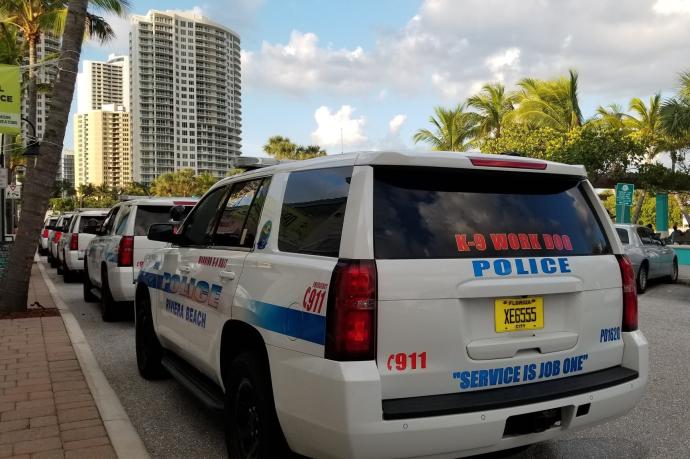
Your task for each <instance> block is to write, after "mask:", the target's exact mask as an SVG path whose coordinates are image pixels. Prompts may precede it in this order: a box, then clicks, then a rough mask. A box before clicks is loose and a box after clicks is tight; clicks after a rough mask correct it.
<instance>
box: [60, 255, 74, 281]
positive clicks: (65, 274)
mask: <svg viewBox="0 0 690 459" xmlns="http://www.w3.org/2000/svg"><path fill="white" fill-rule="evenodd" d="M62 278H63V280H64V281H65V283H67V284H69V283H72V282H74V281H76V280H77V273H76V272H74V271H72V270H71V269H69V268H68V267H67V261H63V262H62Z"/></svg>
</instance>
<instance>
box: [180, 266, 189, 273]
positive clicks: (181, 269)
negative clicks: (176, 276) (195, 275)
mask: <svg viewBox="0 0 690 459" xmlns="http://www.w3.org/2000/svg"><path fill="white" fill-rule="evenodd" d="M178 269H179V270H180V272H181V273H190V272H192V267H191V266H184V265H182V266H180V267H179V268H178Z"/></svg>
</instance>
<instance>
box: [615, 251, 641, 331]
mask: <svg viewBox="0 0 690 459" xmlns="http://www.w3.org/2000/svg"><path fill="white" fill-rule="evenodd" d="M616 258H618V266H620V269H621V279H622V281H623V326H622V328H623V331H626V332H629V331H635V330H637V289H636V288H635V269H633V265H632V263H631V262H630V259H629V258H628V257H626V256H625V255H616Z"/></svg>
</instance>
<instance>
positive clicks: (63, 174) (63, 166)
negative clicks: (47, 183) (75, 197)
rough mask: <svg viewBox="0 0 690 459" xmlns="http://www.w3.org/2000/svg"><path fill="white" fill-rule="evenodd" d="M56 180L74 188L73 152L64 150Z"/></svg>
mask: <svg viewBox="0 0 690 459" xmlns="http://www.w3.org/2000/svg"><path fill="white" fill-rule="evenodd" d="M57 179H58V180H65V181H67V182H69V184H70V185H71V186H72V188H74V150H69V149H67V148H64V149H63V150H62V156H61V157H60V169H58V176H57Z"/></svg>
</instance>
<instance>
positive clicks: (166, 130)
mask: <svg viewBox="0 0 690 459" xmlns="http://www.w3.org/2000/svg"><path fill="white" fill-rule="evenodd" d="M129 42H130V59H131V74H130V88H131V100H132V104H131V106H132V126H133V129H132V154H133V168H134V180H135V181H137V182H142V183H150V182H151V181H153V179H155V178H156V177H157V176H158V175H160V174H163V173H165V172H172V171H175V170H178V169H184V168H191V169H194V170H195V171H196V172H197V173H202V172H210V173H211V174H213V175H215V176H218V177H222V176H224V175H225V174H226V172H227V171H228V169H230V167H231V160H232V159H233V158H234V157H236V156H239V155H240V149H241V144H240V142H241V137H240V136H241V132H242V112H241V80H240V37H239V35H238V34H236V33H235V32H233V31H232V30H230V29H229V28H227V27H225V26H223V25H221V24H217V23H215V22H212V21H210V20H208V19H207V18H205V17H202V16H200V15H197V14H194V13H180V12H173V11H166V12H163V11H154V10H152V11H149V12H148V14H147V15H145V16H137V15H134V16H132V19H131V27H130V40H129Z"/></svg>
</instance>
